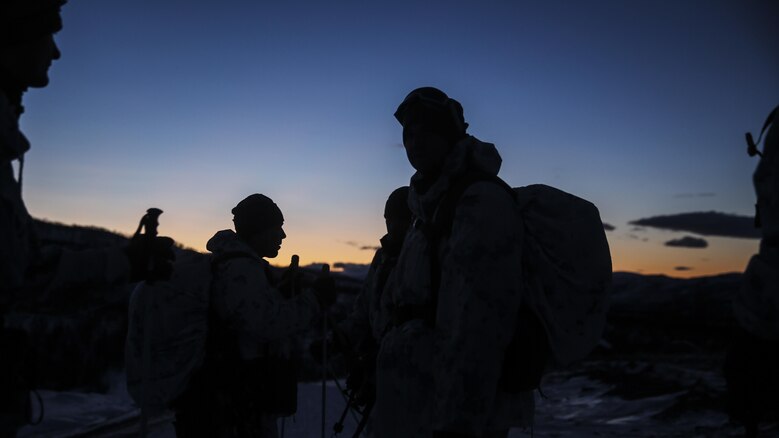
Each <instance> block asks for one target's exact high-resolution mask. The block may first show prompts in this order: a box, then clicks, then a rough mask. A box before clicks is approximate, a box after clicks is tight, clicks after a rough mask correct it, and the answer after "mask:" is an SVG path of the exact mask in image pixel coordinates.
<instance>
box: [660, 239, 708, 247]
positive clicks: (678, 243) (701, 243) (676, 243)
mask: <svg viewBox="0 0 779 438" xmlns="http://www.w3.org/2000/svg"><path fill="white" fill-rule="evenodd" d="M665 246H673V247H677V248H706V247H708V246H709V242H707V241H706V239H700V238H697V237H692V236H684V237H682V238H681V239H673V240H669V241H668V242H665Z"/></svg>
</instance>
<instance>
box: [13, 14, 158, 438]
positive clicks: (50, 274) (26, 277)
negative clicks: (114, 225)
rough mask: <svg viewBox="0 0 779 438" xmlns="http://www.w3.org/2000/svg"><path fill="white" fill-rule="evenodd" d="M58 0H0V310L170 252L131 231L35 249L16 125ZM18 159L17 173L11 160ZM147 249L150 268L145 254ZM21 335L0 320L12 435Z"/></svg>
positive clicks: (25, 408) (44, 81)
mask: <svg viewBox="0 0 779 438" xmlns="http://www.w3.org/2000/svg"><path fill="white" fill-rule="evenodd" d="M64 3H65V1H64V0H3V2H2V3H0V91H1V92H0V318H1V317H2V315H3V314H4V313H5V312H7V311H8V310H9V309H10V308H12V307H13V306H15V305H17V304H20V303H23V304H25V305H27V306H33V307H34V306H35V305H36V304H37V303H45V302H47V301H49V300H50V299H52V298H53V297H56V296H57V295H61V294H62V292H63V291H66V290H69V289H72V288H74V287H78V286H83V285H92V286H95V285H101V284H106V285H107V284H117V283H121V282H124V281H127V280H129V279H132V280H141V279H144V278H156V277H164V276H166V275H168V274H169V272H170V263H169V262H170V259H171V258H172V257H173V253H172V251H171V245H172V244H173V241H172V240H170V239H168V238H159V237H157V238H152V239H136V240H134V241H133V243H131V245H130V246H129V247H127V248H110V249H105V250H91V251H80V252H72V251H65V250H60V249H56V248H46V249H42V248H41V246H40V245H39V243H38V240H37V238H36V233H35V229H34V225H33V220H32V218H31V217H30V215H29V213H28V212H27V209H26V208H25V205H24V201H23V200H22V172H23V167H24V166H23V164H24V154H25V153H26V152H27V151H28V150H29V149H30V144H29V143H28V141H27V139H26V138H25V136H24V135H23V134H22V133H21V131H19V117H20V116H21V115H22V113H23V112H24V107H23V106H22V96H23V94H24V92H25V91H26V90H27V89H28V88H29V87H34V88H40V87H45V86H46V85H48V83H49V77H48V69H49V67H50V65H51V63H52V61H53V60H56V59H58V58H59V57H60V52H59V50H58V48H57V45H56V44H55V42H54V33H56V32H57V31H59V30H60V28H61V27H62V23H61V19H60V13H59V11H60V7H61V6H62V5H63V4H64ZM15 160H18V162H19V176H18V178H17V177H16V176H15V175H14V169H13V166H12V162H13V161H15ZM151 257H155V260H156V261H157V262H156V264H155V265H154V266H156V269H155V272H150V271H149V269H148V267H149V261H150V260H151ZM25 344H26V337H25V335H24V333H23V332H20V331H17V330H11V329H8V328H6V327H5V323H4V321H0V436H14V435H15V433H16V432H15V431H16V429H17V428H18V427H19V426H20V425H21V424H23V423H24V422H26V421H28V419H27V418H26V416H28V415H29V392H28V390H29V389H30V388H29V386H30V382H29V381H28V380H29V376H27V372H28V371H29V369H30V368H31V367H30V366H29V364H25V363H24V361H25V358H24V357H22V356H23V355H24V353H23V352H24V351H25V350H26V347H25Z"/></svg>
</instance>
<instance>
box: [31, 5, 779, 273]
mask: <svg viewBox="0 0 779 438" xmlns="http://www.w3.org/2000/svg"><path fill="white" fill-rule="evenodd" d="M63 20H64V25H65V27H64V29H63V30H62V31H61V32H60V33H59V34H58V35H57V42H58V44H59V46H60V50H61V51H62V59H60V60H58V61H55V63H54V65H53V66H52V68H51V71H50V76H51V83H50V85H49V87H48V88H46V89H42V90H32V91H30V92H29V93H28V95H27V97H26V99H25V107H26V112H25V114H24V115H23V116H22V129H23V131H24V132H25V133H26V135H27V136H28V138H29V139H30V141H31V143H32V145H33V147H32V150H31V151H30V152H29V153H28V154H27V157H26V164H25V174H24V196H25V200H26V202H27V205H28V208H29V210H30V212H31V214H32V215H33V216H35V217H39V218H47V219H50V220H55V221H59V222H64V223H75V224H82V225H97V226H101V227H105V228H108V229H111V230H116V231H120V232H123V233H126V234H129V233H132V232H133V231H134V229H135V227H136V226H137V222H138V219H139V218H140V216H141V215H142V214H143V213H144V211H145V210H146V208H148V207H151V206H154V207H159V208H161V209H163V210H164V211H165V213H164V214H163V215H162V217H161V219H160V221H161V227H160V231H161V233H163V234H167V235H170V236H172V237H173V238H175V239H176V240H177V241H179V242H181V243H182V244H184V245H186V246H189V247H193V248H196V249H200V250H203V249H204V248H205V243H206V241H207V240H208V239H209V238H210V237H211V236H212V235H213V234H214V233H215V232H216V231H218V230H220V229H224V228H229V227H231V225H232V223H231V215H230V209H231V208H232V207H233V206H234V205H235V204H236V203H237V202H238V201H240V200H241V199H243V198H244V197H245V196H247V195H249V194H251V193H255V192H259V193H263V194H265V195H268V196H270V197H271V198H273V199H274V200H275V201H276V202H277V204H278V205H279V206H280V207H281V209H282V210H283V212H284V214H285V218H286V223H285V230H286V232H287V235H288V238H287V239H286V240H285V242H284V246H283V248H282V252H281V253H280V256H279V259H277V261H276V263H278V264H286V263H288V260H289V257H290V255H291V254H293V253H296V254H299V255H300V256H301V263H304V264H305V263H309V262H314V261H323V262H330V263H333V262H338V261H343V262H356V263H367V262H369V261H370V258H371V257H372V255H373V252H372V251H371V250H366V249H361V248H362V247H370V246H375V245H377V244H378V238H379V237H381V235H382V234H383V233H384V228H383V227H384V224H383V218H382V211H383V205H384V201H385V199H386V197H387V196H388V194H389V193H390V192H391V191H392V190H393V189H395V188H396V187H398V186H401V185H404V184H407V183H408V180H409V178H410V176H411V175H412V174H413V169H412V168H411V166H410V165H409V164H408V162H407V160H406V158H405V153H404V151H403V148H402V146H401V128H400V126H399V125H398V124H397V122H396V121H395V120H394V118H393V117H392V114H393V112H394V111H395V108H396V107H397V105H398V104H399V103H400V101H401V100H402V99H403V97H404V96H405V95H406V94H407V93H408V92H409V91H410V90H412V89H414V88H416V87H419V86H428V85H431V86H436V87H438V88H441V89H442V90H444V91H445V92H447V93H448V94H449V95H450V96H451V97H453V98H455V99H457V100H459V101H460V102H461V103H462V105H463V107H464V108H465V118H466V121H467V122H468V123H469V124H470V129H469V132H470V133H471V134H473V135H475V136H476V137H478V138H479V139H481V140H484V141H488V142H492V143H495V145H496V146H497V148H498V150H499V151H500V153H501V155H502V156H503V167H502V170H501V172H500V175H501V176H502V177H503V179H505V180H506V181H507V182H509V183H510V184H511V185H513V186H521V185H526V184H533V183H544V184H549V185H553V186H555V187H558V188H560V189H563V190H565V191H568V192H570V193H573V194H576V195H578V196H581V197H583V198H586V199H588V200H590V201H592V202H593V203H595V204H596V205H597V206H598V207H599V209H600V212H601V216H602V219H603V221H604V222H606V223H608V224H610V225H612V226H613V227H615V229H614V230H612V231H609V232H608V233H607V235H608V237H609V241H610V244H611V249H612V257H613V262H614V269H615V270H617V271H634V272H642V273H663V274H668V275H673V276H679V277H688V276H699V275H709V274H713V273H719V272H730V271H740V270H743V268H744V267H745V266H746V263H747V260H748V258H749V256H750V255H751V254H752V253H754V252H756V250H757V247H758V240H757V239H755V238H752V237H749V236H746V237H744V233H739V232H737V231H734V230H733V229H732V227H731V225H729V224H731V223H735V222H738V223H739V224H743V223H744V221H749V217H750V216H752V215H753V213H754V202H755V200H754V192H753V189H752V185H751V175H752V172H753V170H754V168H755V166H756V164H757V160H756V159H752V158H750V157H748V156H747V154H746V144H745V142H744V133H745V132H747V131H751V132H753V133H755V134H756V133H757V131H759V129H760V127H761V126H762V124H763V121H764V120H765V117H766V115H767V114H768V113H769V112H770V110H771V109H772V108H773V107H774V106H776V105H777V104H779V26H776V23H779V3H777V2H775V1H597V2H595V1H593V2H572V1H543V2H542V1H533V2H521V1H496V2H483V1H480V2H477V1H467V2H465V1H441V2H432V1H431V2H414V1H408V2H404V1H392V2H385V1H375V2H366V1H329V2H325V1H309V2H302V1H294V0H292V1H284V2H259V1H233V0H229V1H224V2H206V1H191V0H188V1H184V0H166V1H159V0H137V1H118V0H100V1H84V0H71V1H70V2H69V3H68V4H67V5H66V6H65V7H64V8H63ZM694 212H699V213H702V212H707V214H708V216H706V217H711V218H714V220H716V221H719V220H725V219H734V220H730V221H725V222H727V223H725V222H723V223H722V226H721V227H719V228H717V230H716V231H715V232H713V233H712V232H710V231H707V230H704V229H701V228H700V227H699V226H698V225H697V224H696V223H694V220H693V219H691V220H692V222H689V221H686V222H684V223H681V222H680V221H681V219H682V217H678V216H676V215H679V214H683V213H694ZM711 212H715V213H722V214H715V213H711ZM661 215H665V216H668V215H674V216H673V217H672V218H671V219H670V220H671V221H672V222H673V221H674V220H676V221H677V222H679V224H678V225H673V226H671V227H670V228H674V229H675V230H677V231H673V230H671V229H669V226H668V225H662V226H660V225H656V224H658V223H659V222H658V221H656V220H648V221H644V222H642V223H645V224H648V225H643V226H640V227H637V226H636V225H632V224H631V222H637V221H641V220H642V219H649V218H654V217H656V216H661ZM734 216H738V218H734ZM695 217H698V216H695ZM700 217H704V215H700ZM678 230H683V231H678ZM747 234H749V233H748V232H747ZM733 236H742V237H733ZM686 237H687V239H685V238H686ZM690 238H693V239H690ZM674 240H676V241H677V243H670V244H669V243H668V242H671V241H674ZM669 245H677V246H669ZM678 245H681V246H678ZM704 246H705V247H704Z"/></svg>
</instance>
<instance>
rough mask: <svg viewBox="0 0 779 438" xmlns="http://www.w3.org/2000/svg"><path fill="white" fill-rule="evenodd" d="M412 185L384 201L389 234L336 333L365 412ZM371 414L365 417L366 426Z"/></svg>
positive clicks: (371, 398) (351, 384)
mask: <svg viewBox="0 0 779 438" xmlns="http://www.w3.org/2000/svg"><path fill="white" fill-rule="evenodd" d="M408 191H409V188H408V186H403V187H399V188H397V189H395V190H394V191H393V192H392V193H391V194H390V196H389V198H388V199H387V202H386V203H385V205H384V221H385V224H386V227H387V234H385V235H384V236H383V237H382V238H381V239H380V242H381V247H380V248H379V249H377V250H376V253H375V254H374V256H373V260H372V261H371V265H370V268H369V269H368V274H367V276H366V277H365V283H364V284H363V287H362V289H361V290H360V293H359V295H357V299H356V300H355V302H354V307H353V309H352V313H351V314H349V316H348V317H347V318H346V319H345V320H344V321H342V322H341V323H340V324H339V325H338V326H337V328H336V329H335V330H334V332H335V333H333V344H332V349H333V350H334V351H335V352H336V353H338V352H340V353H344V354H346V359H347V366H348V367H349V370H348V371H349V377H348V378H347V380H346V384H347V390H348V391H350V393H351V395H352V397H353V404H356V405H358V406H365V407H366V408H367V409H364V411H363V415H364V416H365V417H369V416H370V414H371V410H372V406H373V402H374V395H375V385H376V377H375V374H376V368H375V366H376V353H377V351H378V343H379V341H380V340H381V337H382V335H383V334H384V333H383V331H384V330H385V328H386V327H387V321H384V320H382V318H386V317H387V316H388V313H387V312H382V311H381V303H382V300H381V296H382V293H383V291H384V286H385V285H386V284H387V280H388V279H389V277H390V275H391V274H392V272H393V270H394V268H395V264H396V263H397V261H398V256H399V255H400V250H401V248H402V247H403V240H404V238H405V237H406V232H407V231H408V229H409V227H410V226H411V210H409V208H408ZM320 345H321V344H320V343H318V342H317V343H315V344H313V347H314V348H313V349H312V351H313V352H314V355H315V356H319V355H320V354H321V352H319V351H318V348H317V347H318V346H320ZM367 421H368V418H364V419H363V426H365V425H367Z"/></svg>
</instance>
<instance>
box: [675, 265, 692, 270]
mask: <svg viewBox="0 0 779 438" xmlns="http://www.w3.org/2000/svg"><path fill="white" fill-rule="evenodd" d="M674 269H675V270H677V271H692V269H693V268H691V267H689V266H677V267H675V268H674Z"/></svg>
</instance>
